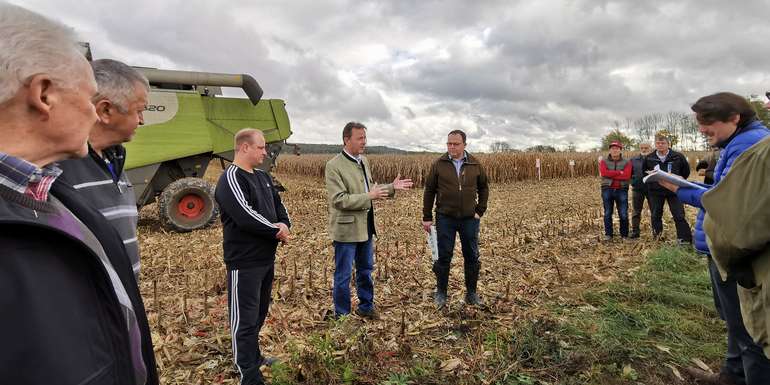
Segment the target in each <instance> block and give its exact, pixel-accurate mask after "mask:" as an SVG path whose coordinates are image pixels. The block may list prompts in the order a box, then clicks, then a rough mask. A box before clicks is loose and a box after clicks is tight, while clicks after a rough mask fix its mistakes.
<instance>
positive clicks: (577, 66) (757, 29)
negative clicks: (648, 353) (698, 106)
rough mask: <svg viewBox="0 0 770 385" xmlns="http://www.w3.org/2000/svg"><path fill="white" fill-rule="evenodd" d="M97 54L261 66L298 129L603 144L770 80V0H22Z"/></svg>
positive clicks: (522, 143) (379, 139) (428, 142)
mask: <svg viewBox="0 0 770 385" xmlns="http://www.w3.org/2000/svg"><path fill="white" fill-rule="evenodd" d="M12 2H14V3H18V4H20V5H22V6H25V7H27V8H30V9H32V10H35V11H38V12H40V13H43V14H45V15H47V16H49V17H51V18H54V19H57V20H60V21H63V22H65V23H67V24H69V25H71V26H72V27H74V28H75V29H76V30H78V31H79V32H80V34H81V35H82V36H83V37H84V39H86V40H89V41H91V42H92V44H93V49H94V53H95V55H96V56H97V57H112V58H116V59H119V60H123V61H126V62H128V63H130V64H133V65H143V66H152V67H163V68H177V69H196V70H207V71H217V72H247V73H251V74H253V75H255V76H256V77H257V79H258V80H259V81H260V83H261V84H262V85H263V88H264V89H265V91H266V96H267V97H274V98H282V99H285V100H286V101H287V103H288V105H287V106H288V109H289V113H290V116H291V118H292V122H293V125H294V131H295V136H294V137H293V138H292V140H293V141H314V142H327V143H329V142H336V141H337V140H336V138H337V137H338V136H339V135H338V134H339V131H340V129H341V127H342V126H343V125H344V123H345V122H347V121H350V120H360V121H363V122H364V123H366V124H367V126H369V127H370V138H371V139H370V142H371V144H373V145H379V144H382V145H390V146H396V147H401V148H408V149H416V150H417V149H426V148H428V149H434V150H440V149H442V148H443V145H442V143H443V142H444V140H445V138H444V136H445V134H446V132H448V131H449V130H451V129H455V128H461V129H465V130H467V131H468V133H469V137H470V138H471V139H472V147H471V148H472V149H473V150H474V151H480V150H486V149H487V148H488V145H489V144H491V143H492V142H494V141H498V140H506V141H509V142H510V143H511V144H512V145H513V146H514V147H518V148H523V147H527V146H531V145H534V144H551V145H560V146H565V145H566V144H567V143H568V142H574V143H576V144H578V146H579V148H584V149H587V148H591V147H594V146H595V145H596V144H597V143H598V141H599V137H600V136H601V135H603V134H604V133H606V132H607V130H608V129H609V128H610V127H611V126H612V124H613V122H614V121H624V120H625V118H636V117H639V116H641V115H644V114H648V113H653V112H666V111H671V110H673V111H681V112H687V111H688V107H689V105H690V104H691V103H692V102H694V101H695V100H696V99H697V98H698V97H699V96H702V95H705V94H709V93H713V92H717V91H722V90H728V91H733V92H737V93H740V94H745V95H749V94H763V93H764V91H765V89H766V88H770V75H768V72H767V70H766V68H767V63H766V54H765V53H764V52H766V51H767V50H766V49H765V48H764V45H765V42H766V40H767V36H768V35H770V27H768V24H767V16H768V15H770V12H768V5H767V4H766V3H765V2H763V1H759V0H755V1H743V2H740V3H726V2H720V1H713V0H707V1H695V0H689V1H676V2H673V1H641V2H627V1H600V0H596V1H590V0H580V1H566V0H564V1H555V0H544V1H538V2H532V1H490V2H480V3H469V2H464V1H412V0H401V1H389V2H374V1H344V0H339V1H328V2H322V1H292V2H283V1H281V2H279V1H260V2H250V1H245V0H244V1H228V2H211V1H167V2H166V1H164V2H159V1H134V2H118V1H78V2H74V1H54V0H35V1H12Z"/></svg>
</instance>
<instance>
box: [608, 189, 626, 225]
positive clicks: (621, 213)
mask: <svg viewBox="0 0 770 385" xmlns="http://www.w3.org/2000/svg"><path fill="white" fill-rule="evenodd" d="M602 202H603V203H604V235H608V236H610V237H611V236H612V212H613V211H614V208H615V207H617V210H618V218H620V236H621V237H627V236H628V190H627V189H614V188H604V189H602Z"/></svg>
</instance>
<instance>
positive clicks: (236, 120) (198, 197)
mask: <svg viewBox="0 0 770 385" xmlns="http://www.w3.org/2000/svg"><path fill="white" fill-rule="evenodd" d="M136 68H137V69H138V70H139V71H141V72H142V73H143V74H144V75H145V76H146V77H147V79H148V80H149V81H150V85H151V90H150V94H149V101H148V103H147V107H146V109H145V111H144V125H143V126H140V127H139V128H138V129H137V131H136V135H135V136H134V138H133V140H132V141H131V142H129V143H126V145H125V146H126V149H127V155H126V173H127V174H128V177H129V179H130V180H131V183H132V184H133V185H134V191H135V192H136V204H137V205H138V206H140V207H141V206H144V205H147V204H149V203H152V202H154V201H155V200H156V199H157V201H158V214H159V216H160V220H161V223H162V225H163V227H165V228H166V229H169V230H174V231H181V232H184V231H190V230H194V229H199V228H204V227H207V226H209V225H211V224H212V223H214V221H215V220H216V218H217V215H218V214H219V209H218V207H217V205H216V203H215V201H214V187H213V186H212V184H211V183H209V182H208V181H206V180H204V179H202V177H203V175H204V174H205V172H206V168H207V167H208V165H209V162H210V161H211V160H212V159H214V158H219V159H224V160H227V161H232V160H233V138H234V136H235V133H236V132H238V130H240V129H242V128H246V127H251V128H257V129H260V130H262V132H263V133H264V134H265V141H266V142H267V146H268V148H267V151H268V156H267V158H266V159H265V162H264V163H263V164H262V166H261V167H260V168H262V169H264V170H265V171H270V169H271V168H272V166H273V165H274V164H275V160H276V157H277V156H278V153H279V152H280V150H281V145H282V144H283V143H285V141H286V139H287V138H288V137H289V136H291V127H290V125H289V117H288V115H287V114H286V109H285V108H284V106H285V103H284V101H283V100H280V99H267V100H261V97H262V88H261V87H260V86H259V83H257V81H256V80H255V79H254V78H253V77H251V76H249V75H232V74H219V73H208V72H191V71H169V70H158V69H154V68H142V67H136ZM221 87H238V88H242V89H243V90H244V92H245V93H246V95H247V96H248V99H242V98H229V97H221V96H218V95H221Z"/></svg>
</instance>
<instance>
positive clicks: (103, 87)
mask: <svg viewBox="0 0 770 385" xmlns="http://www.w3.org/2000/svg"><path fill="white" fill-rule="evenodd" d="M91 68H92V69H93V70H94V78H96V84H97V88H98V90H99V92H98V93H97V94H96V96H94V98H93V100H94V102H97V101H99V100H102V99H107V100H109V101H110V102H112V104H114V105H115V107H117V109H118V111H120V112H122V113H124V114H125V113H127V112H128V104H129V103H131V101H132V100H133V98H134V91H135V89H136V86H137V84H140V85H142V86H143V87H144V89H145V90H147V91H148V92H149V91H150V83H149V82H147V78H146V77H144V75H142V73H140V72H139V71H137V70H136V69H134V68H131V67H129V66H128V65H126V64H125V63H122V62H119V61H117V60H112V59H99V60H94V61H92V62H91Z"/></svg>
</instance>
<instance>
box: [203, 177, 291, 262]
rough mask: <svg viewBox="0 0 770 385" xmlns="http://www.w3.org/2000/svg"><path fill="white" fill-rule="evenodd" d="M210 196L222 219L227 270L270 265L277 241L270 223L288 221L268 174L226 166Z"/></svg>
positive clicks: (287, 222) (275, 231)
mask: <svg viewBox="0 0 770 385" xmlns="http://www.w3.org/2000/svg"><path fill="white" fill-rule="evenodd" d="M214 196H215V199H216V201H217V204H219V209H220V212H221V217H222V233H223V239H224V240H223V243H222V246H223V248H224V256H225V265H226V266H227V269H228V270H237V269H246V268H250V267H256V266H266V265H269V264H272V263H273V262H274V261H275V251H276V249H277V248H278V242H279V241H278V239H276V237H275V236H276V234H278V226H276V225H274V223H278V222H283V223H285V224H286V225H287V226H289V227H291V221H290V220H289V214H288V212H287V211H286V207H284V205H283V202H281V197H280V195H278V191H277V190H276V189H275V187H274V186H273V180H272V178H271V177H270V175H269V174H268V173H266V172H264V171H262V170H258V169H255V170H254V172H253V173H249V172H247V171H244V170H242V169H240V168H239V167H238V166H236V165H230V166H229V167H227V169H225V171H224V172H223V173H222V176H220V177H219V182H218V183H217V188H216V192H215V194H214Z"/></svg>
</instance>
